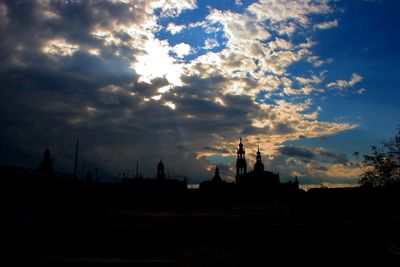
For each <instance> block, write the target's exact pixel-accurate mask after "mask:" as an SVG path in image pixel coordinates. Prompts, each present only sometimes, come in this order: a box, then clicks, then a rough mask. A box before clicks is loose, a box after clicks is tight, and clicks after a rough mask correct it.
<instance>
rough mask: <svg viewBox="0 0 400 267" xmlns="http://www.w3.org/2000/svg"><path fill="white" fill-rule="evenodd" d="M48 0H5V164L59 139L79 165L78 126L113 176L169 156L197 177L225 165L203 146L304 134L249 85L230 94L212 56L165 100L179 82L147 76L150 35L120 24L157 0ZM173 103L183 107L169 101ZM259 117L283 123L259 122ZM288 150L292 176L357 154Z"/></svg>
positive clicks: (25, 159)
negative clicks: (208, 65)
mask: <svg viewBox="0 0 400 267" xmlns="http://www.w3.org/2000/svg"><path fill="white" fill-rule="evenodd" d="M44 2H45V1H1V0H0V40H1V41H0V54H1V60H0V89H1V92H0V93H1V100H0V101H1V105H0V140H1V141H0V145H1V149H2V150H1V154H0V157H1V158H0V161H1V163H10V164H18V165H24V166H29V167H32V168H36V167H37V164H38V162H39V161H40V158H41V155H42V152H43V150H44V149H45V148H46V147H47V146H48V147H49V148H50V150H51V152H52V155H53V157H54V158H55V162H56V164H55V167H56V169H57V170H59V171H65V172H71V171H72V170H73V156H74V147H75V140H76V137H77V136H79V139H80V158H81V159H84V160H85V164H86V166H87V168H88V169H90V168H92V169H93V168H94V167H95V166H99V167H100V174H101V176H103V177H107V176H115V175H117V174H118V173H120V172H121V170H125V171H131V173H133V171H134V168H135V167H136V160H139V166H140V171H141V172H142V174H143V175H144V176H150V177H151V176H154V175H155V167H156V165H157V162H158V160H159V159H160V158H162V159H163V161H164V163H165V166H166V170H167V172H169V173H170V174H171V176H182V175H187V176H189V178H192V180H191V181H192V182H195V181H199V180H201V179H209V178H211V177H212V173H213V171H214V170H212V171H211V172H208V171H206V167H209V165H210V163H209V162H208V161H207V160H206V158H205V157H204V156H201V154H199V152H204V151H206V152H208V153H210V152H211V153H215V154H225V155H226V154H229V153H230V152H231V153H232V152H233V153H234V150H235V149H236V145H234V146H233V145H227V144H231V143H230V142H231V141H232V140H237V139H238V137H240V136H244V137H245V136H254V135H258V134H260V135H264V136H265V135H267V134H271V135H291V134H292V135H293V136H297V134H296V125H295V124H294V123H293V122H287V121H282V120H281V121H279V116H278V115H277V111H276V110H274V108H272V107H271V108H265V110H261V109H260V106H259V105H258V104H257V103H255V102H254V99H253V98H252V97H251V96H249V95H233V94H229V93H226V86H227V84H229V83H230V82H232V80H231V79H230V77H225V76H223V75H222V74H221V73H220V72H218V71H215V73H214V74H210V75H208V76H207V77H204V76H202V72H200V73H197V74H193V73H196V72H195V70H196V69H197V70H199V69H201V68H202V67H204V65H202V64H198V65H196V66H194V67H193V71H192V72H190V73H191V75H188V74H184V75H182V76H181V80H182V84H183V85H181V86H175V87H174V88H173V89H171V90H170V91H169V92H167V93H165V94H163V95H162V96H161V99H159V100H155V99H154V98H152V97H154V96H156V95H159V92H158V90H159V89H160V88H162V87H164V86H167V85H170V82H169V81H168V79H167V78H166V77H159V78H155V79H152V80H151V81H150V83H144V82H140V78H141V77H140V75H139V73H137V72H136V71H135V70H134V69H133V68H132V64H133V63H135V62H136V60H137V58H138V56H142V55H144V54H146V53H147V52H146V51H144V50H143V43H144V41H146V40H147V39H148V38H149V36H148V35H145V34H143V35H142V34H140V33H137V34H135V35H130V34H128V33H127V32H126V31H123V30H120V29H121V28H123V27H126V26H129V27H132V29H141V28H140V27H142V25H141V24H142V23H143V22H145V21H147V20H149V19H150V18H149V16H153V15H152V14H150V13H149V12H147V11H145V5H146V1H138V2H137V3H135V6H133V5H132V4H126V3H123V2H117V1H114V2H110V1H90V0H88V1H61V0H60V1H49V2H48V3H44ZM96 30H102V31H105V32H106V31H113V36H112V37H113V38H115V39H116V40H117V41H110V42H108V41H107V40H105V39H104V38H103V37H101V36H95V35H94V34H93V32H94V31H96ZM142 30H143V29H142ZM138 32H140V31H138ZM54 40H58V41H59V40H63V41H64V42H65V43H66V44H71V45H72V44H73V45H74V46H76V47H77V48H76V51H75V50H74V51H73V52H69V53H65V54H62V53H60V51H61V50H62V47H61V48H58V49H59V50H60V51H58V52H57V51H56V52H49V51H47V52H46V51H45V48H46V47H47V46H48V45H49V42H51V41H54ZM51 47H52V45H51V44H50V48H51ZM53 48H54V47H53ZM74 49H75V48H74ZM91 49H96V52H95V53H91V52H90V51H91ZM61 52H62V51H61ZM149 52H150V53H151V52H152V51H149ZM225 60H226V61H229V64H228V65H229V66H230V67H232V66H234V67H236V66H240V65H241V64H239V63H241V62H240V61H239V60H240V59H239V58H237V57H235V55H233V54H231V55H230V56H229V57H227V58H225ZM205 72H206V70H205V71H204V73H205ZM232 79H233V80H234V81H236V82H241V83H242V85H243V86H244V87H245V89H246V90H250V89H252V88H256V87H257V86H259V84H258V82H257V81H256V80H255V79H250V78H232ZM246 90H245V91H246ZM169 102H170V103H172V104H174V105H175V107H176V108H175V110H172V109H171V108H170V107H168V106H166V105H165V104H166V103H169ZM254 119H258V120H260V121H262V120H270V121H272V123H271V124H270V125H267V126H264V127H254V126H253V121H254ZM216 136H218V137H216ZM300 138H301V137H300ZM277 142H278V141H277ZM278 152H279V153H280V154H281V155H280V157H279V156H278V157H277V158H276V160H275V161H274V162H270V163H271V165H270V166H269V168H270V169H271V170H277V171H280V173H282V175H283V176H285V175H286V177H289V176H290V175H291V172H292V171H295V170H303V169H304V166H302V165H301V164H306V163H310V164H314V163H315V166H317V168H319V169H321V168H322V166H323V164H319V163H320V162H318V164H317V163H316V162H314V161H317V160H319V159H321V160H320V161H321V162H325V163H326V162H330V163H345V162H346V161H347V157H346V155H344V154H341V153H339V152H330V151H325V150H316V151H314V150H311V149H307V148H305V147H294V146H293V147H281V148H279V150H278ZM288 157H294V158H301V162H302V163H301V164H298V163H297V162H293V164H290V165H288V164H287V162H286V161H285V160H287V158H288ZM318 166H320V167H318ZM231 167H232V166H230V165H228V164H227V165H221V166H220V170H221V173H222V174H224V175H225V176H226V177H228V176H231V174H232V168H231ZM321 170H322V169H321Z"/></svg>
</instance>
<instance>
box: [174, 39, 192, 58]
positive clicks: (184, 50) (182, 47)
mask: <svg viewBox="0 0 400 267" xmlns="http://www.w3.org/2000/svg"><path fill="white" fill-rule="evenodd" d="M172 51H174V52H175V53H176V55H177V56H178V58H183V57H184V56H186V55H188V54H190V52H191V51H192V48H191V47H190V45H188V44H186V43H179V44H177V45H175V46H174V47H172Z"/></svg>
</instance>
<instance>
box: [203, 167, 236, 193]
mask: <svg viewBox="0 0 400 267" xmlns="http://www.w3.org/2000/svg"><path fill="white" fill-rule="evenodd" d="M200 190H201V191H205V192H214V193H222V192H225V193H226V192H227V191H228V190H230V191H233V190H234V184H233V183H227V182H225V181H223V180H222V178H221V176H220V175H219V168H218V165H217V166H215V174H214V177H213V178H212V179H211V181H203V182H202V183H201V184H200Z"/></svg>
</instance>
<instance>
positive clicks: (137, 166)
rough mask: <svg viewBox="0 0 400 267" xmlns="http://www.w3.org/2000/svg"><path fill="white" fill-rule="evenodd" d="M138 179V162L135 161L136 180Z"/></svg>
mask: <svg viewBox="0 0 400 267" xmlns="http://www.w3.org/2000/svg"><path fill="white" fill-rule="evenodd" d="M138 178H139V160H136V179H138Z"/></svg>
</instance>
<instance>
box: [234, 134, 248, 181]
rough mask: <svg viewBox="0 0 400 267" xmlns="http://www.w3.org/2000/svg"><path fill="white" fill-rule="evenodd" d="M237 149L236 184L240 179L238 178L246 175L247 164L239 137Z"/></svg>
mask: <svg viewBox="0 0 400 267" xmlns="http://www.w3.org/2000/svg"><path fill="white" fill-rule="evenodd" d="M239 140H240V142H239V149H238V150H237V160H236V182H237V183H238V180H239V179H240V177H239V176H243V175H245V174H246V173H247V163H246V158H245V154H246V152H245V150H244V148H243V143H242V137H240V139H239Z"/></svg>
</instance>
